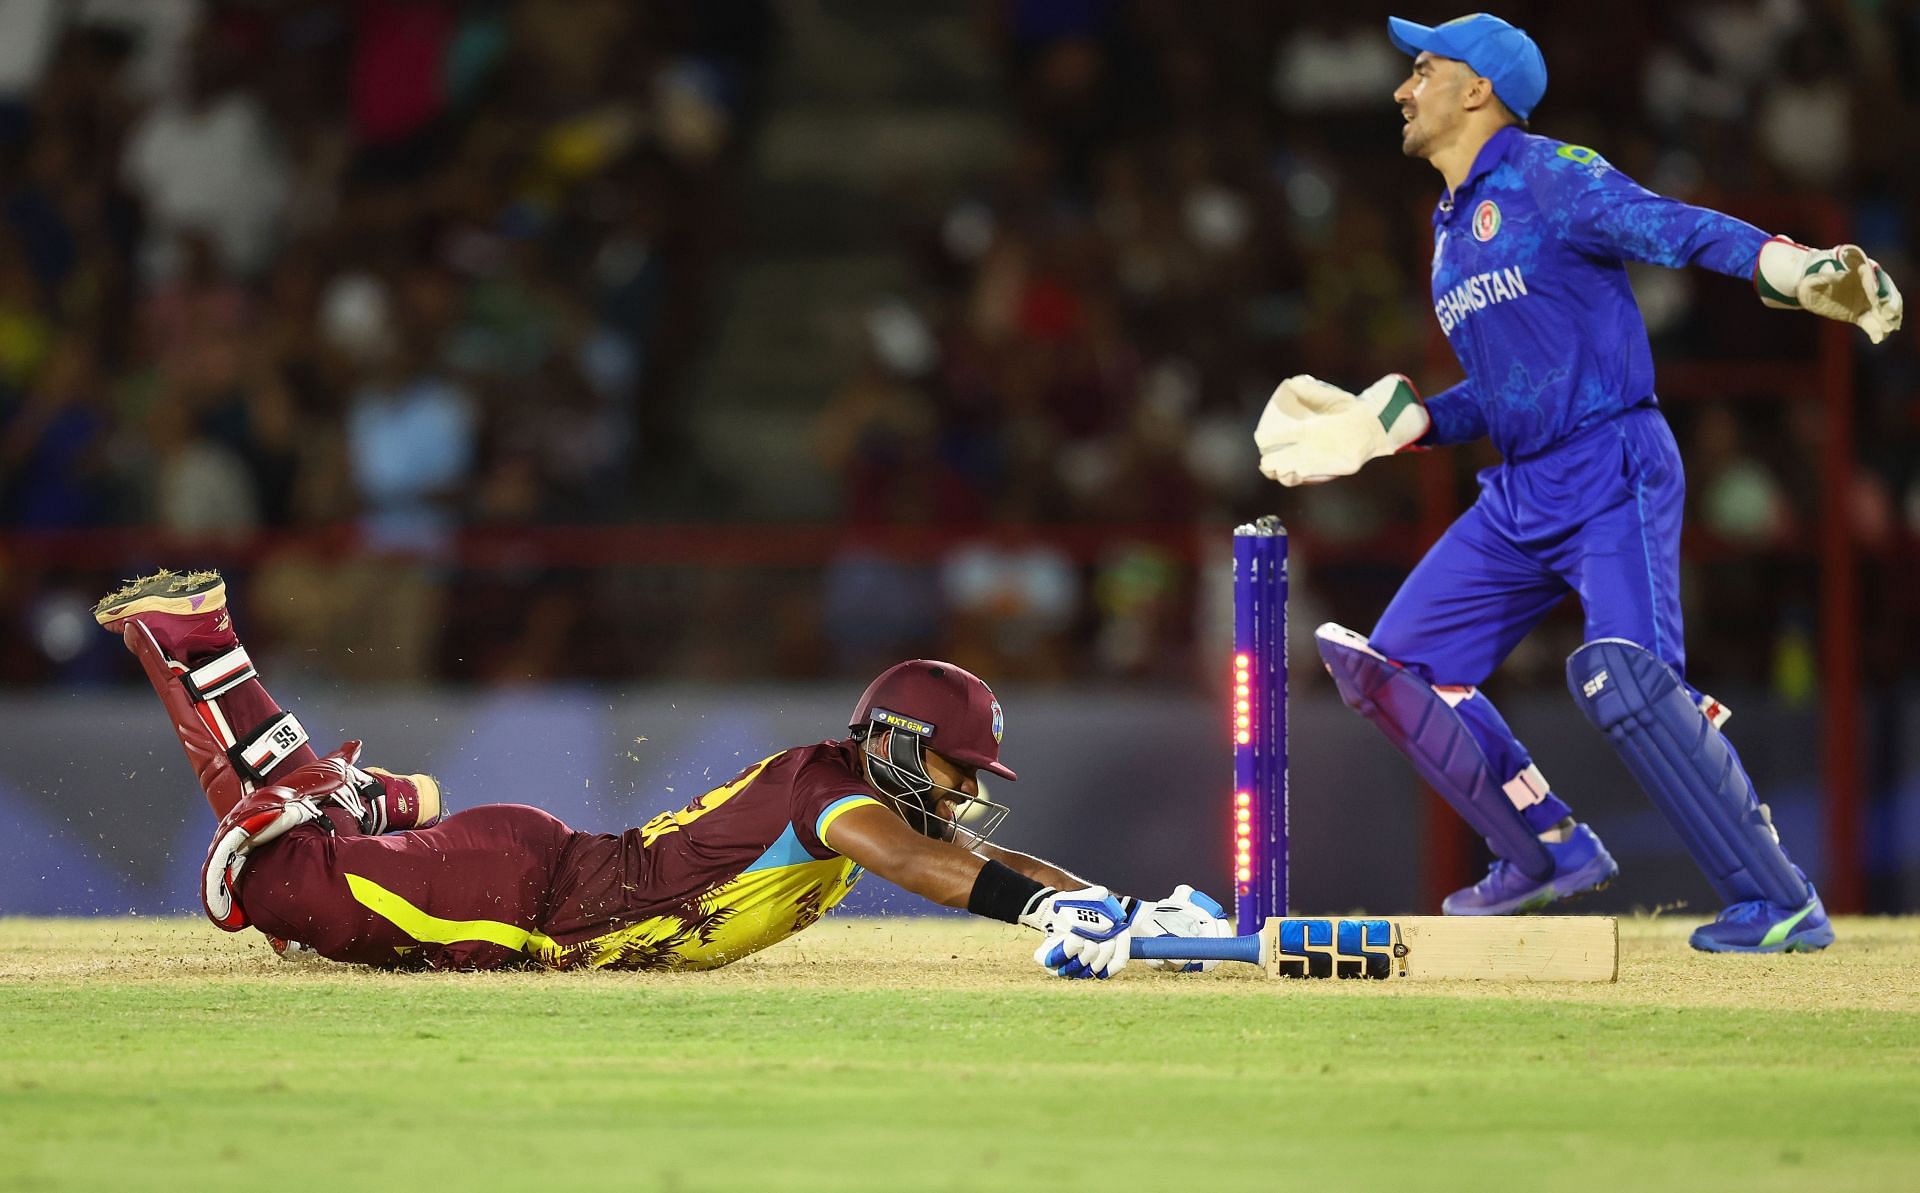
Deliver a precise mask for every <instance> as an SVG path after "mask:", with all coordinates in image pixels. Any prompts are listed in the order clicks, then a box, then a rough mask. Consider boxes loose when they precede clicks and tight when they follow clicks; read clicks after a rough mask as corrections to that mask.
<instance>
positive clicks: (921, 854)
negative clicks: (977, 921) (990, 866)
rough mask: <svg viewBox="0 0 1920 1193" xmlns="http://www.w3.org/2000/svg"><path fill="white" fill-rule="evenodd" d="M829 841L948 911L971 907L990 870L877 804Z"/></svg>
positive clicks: (852, 816)
mask: <svg viewBox="0 0 1920 1193" xmlns="http://www.w3.org/2000/svg"><path fill="white" fill-rule="evenodd" d="M827 838H828V840H827V845H828V846H829V847H830V848H832V849H834V850H835V851H836V852H838V853H841V854H843V855H845V856H846V857H849V858H852V859H853V860H854V861H856V862H858V863H859V864H860V865H862V866H865V867H866V868H867V869H869V870H871V871H873V872H874V873H875V874H878V875H879V876H880V877H882V878H884V879H886V880H887V881H888V882H891V883H894V884H895V885H897V886H901V887H905V888H906V889H907V890H910V891H912V892H913V893H914V894H916V895H919V896H920V897H921V898H923V899H931V900H932V901H933V902H935V903H938V904H941V905H942V906H945V907H961V908H964V907H965V906H966V905H967V897H968V896H969V895H970V894H972V892H973V884H974V883H975V882H976V881H977V880H978V879H979V877H980V870H981V867H983V866H985V865H986V859H985V858H983V857H981V856H980V855H979V854H977V853H973V852H971V851H969V850H965V849H962V848H960V847H959V846H958V845H954V844H952V843H950V842H947V841H936V840H934V839H932V838H931V837H923V836H921V835H920V834H919V833H916V832H914V831H913V829H911V828H909V827H908V826H907V823H906V822H905V821H904V820H901V819H900V817H899V816H897V815H895V814H894V813H893V812H891V811H889V810H888V809H886V808H883V807H881V806H879V805H878V804H869V805H867V806H865V807H859V808H853V809H850V810H849V811H847V812H846V813H844V814H843V815H841V816H840V817H839V818H838V819H836V820H835V821H834V822H833V824H832V825H831V826H829V827H828V829H827ZM1042 881H1044V880H1042Z"/></svg>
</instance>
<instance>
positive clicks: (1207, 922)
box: [1133, 882, 1233, 973]
mask: <svg viewBox="0 0 1920 1193" xmlns="http://www.w3.org/2000/svg"><path fill="white" fill-rule="evenodd" d="M1225 915H1226V909H1225V908H1223V907H1221V906H1220V904H1218V903H1217V902H1215V901H1214V900H1213V899H1212V898H1210V897H1209V896H1207V895H1206V894H1204V893H1203V892H1200V891H1196V890H1194V889H1193V888H1192V887H1190V886H1188V885H1187V884H1186V883H1184V882H1183V883H1181V884H1180V885H1179V886H1177V887H1174V888H1173V893H1172V894H1171V895H1168V896H1167V897H1166V898H1164V899H1162V900H1160V901H1159V902H1158V903H1147V904H1143V905H1142V906H1141V908H1140V910H1139V911H1138V912H1137V913H1136V914H1135V915H1134V917H1133V935H1134V936H1232V935H1233V925H1232V924H1230V923H1228V922H1227V921H1226V919H1225V918H1224V917H1225ZM1141 964H1142V965H1145V966H1147V967H1148V968H1149V969H1168V970H1173V971H1174V972H1176V973H1204V972H1206V971H1207V970H1210V969H1213V968H1214V967H1216V966H1218V965H1219V964H1220V963H1219V962H1218V961H1169V960H1154V961H1142V962H1141Z"/></svg>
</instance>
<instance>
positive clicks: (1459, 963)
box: [1130, 915, 1620, 982]
mask: <svg viewBox="0 0 1920 1193" xmlns="http://www.w3.org/2000/svg"><path fill="white" fill-rule="evenodd" d="M1130 955H1131V956H1132V957H1134V958H1135V959H1137V960H1172V961H1245V962H1247V963H1248V964H1251V965H1260V966H1264V967H1265V968H1266V971H1267V974H1268V976H1269V977H1276V978H1370V979H1375V980H1385V979H1389V978H1391V979H1397V980H1399V981H1405V982H1426V981H1443V980H1447V979H1473V978H1478V979H1483V980H1487V981H1496V982H1613V981H1618V980H1619V977H1620V927H1619V924H1618V922H1617V921H1615V920H1614V918H1613V917H1612V916H1571V915H1567V916H1433V915H1412V916H1391V917H1384V918H1371V917H1370V918H1354V919H1284V920H1283V919H1270V920H1268V921H1267V923H1266V926H1265V927H1264V928H1262V929H1261V930H1260V931H1258V932H1255V933H1253V934H1251V935H1248V936H1223V937H1199V936H1148V937H1144V938H1135V939H1134V940H1133V942H1132V952H1131V954H1130Z"/></svg>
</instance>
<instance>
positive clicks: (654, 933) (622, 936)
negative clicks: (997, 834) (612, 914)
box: [528, 857, 864, 970]
mask: <svg viewBox="0 0 1920 1193" xmlns="http://www.w3.org/2000/svg"><path fill="white" fill-rule="evenodd" d="M863 872H864V871H862V870H861V868H860V867H859V866H856V865H854V864H853V863H852V862H851V861H849V860H848V859H846V858H843V857H836V858H827V859H825V860H824V861H810V862H807V863H805V864H802V865H797V866H775V867H770V868H768V869H764V870H749V871H747V872H746V873H743V874H740V875H737V876H735V877H733V878H730V879H728V880H727V881H725V882H723V883H721V884H720V885H718V886H716V887H714V888H713V889H712V890H710V891H708V892H706V893H705V894H703V895H701V896H700V902H699V907H698V910H697V911H696V912H695V913H693V914H691V915H681V914H675V915H658V916H652V917H650V918H648V919H644V920H641V921H639V922H638V923H634V924H629V925H627V926H625V927H623V928H616V929H614V930H613V931H611V932H606V933H602V934H601V935H599V936H596V937H594V938H592V939H591V940H585V941H581V942H580V943H578V944H573V945H564V946H555V947H552V948H548V949H540V950H538V951H536V950H534V949H531V948H530V949H529V950H528V951H529V952H533V954H534V956H536V957H538V958H539V959H540V960H541V961H543V962H545V963H546V964H548V965H553V966H556V967H558V968H562V969H571V968H574V967H576V966H584V967H586V968H590V969H645V970H660V969H718V968H719V967H720V966H722V965H725V964H727V963H728V962H731V961H738V960H739V959H740V958H742V957H745V956H746V955H747V954H749V953H757V952H759V951H760V950H761V949H764V948H766V947H767V946H768V945H771V944H778V943H779V942H780V941H782V940H785V939H786V938H787V937H789V936H792V935H793V934H794V933H795V932H798V931H800V930H801V929H803V928H806V927H809V926H810V925H812V924H813V923H814V922H815V921H817V920H819V918H820V917H821V916H823V915H825V914H826V913H827V912H828V911H830V910H832V909H833V907H834V906H835V905H836V904H838V903H839V902H840V900H842V899H844V898H846V897H847V892H848V891H850V890H852V889H853V884H854V883H855V882H857V881H859V878H860V875H861V874H862V873H863Z"/></svg>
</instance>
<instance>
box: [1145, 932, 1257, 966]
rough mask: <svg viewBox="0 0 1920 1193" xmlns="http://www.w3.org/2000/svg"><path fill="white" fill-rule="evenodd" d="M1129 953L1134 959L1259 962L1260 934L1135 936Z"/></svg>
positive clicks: (1255, 963) (1253, 963)
mask: <svg viewBox="0 0 1920 1193" xmlns="http://www.w3.org/2000/svg"><path fill="white" fill-rule="evenodd" d="M1128 943H1129V945H1130V946H1131V947H1130V948H1129V950H1128V953H1127V955H1128V956H1129V957H1132V958H1133V959H1134V960H1135V961H1245V962H1247V963H1248V964H1249V965H1258V964H1260V936H1259V934H1258V933H1255V934H1254V935H1252V936H1145V937H1141V936H1136V937H1134V938H1133V939H1132V940H1131V941H1129V942H1128Z"/></svg>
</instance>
